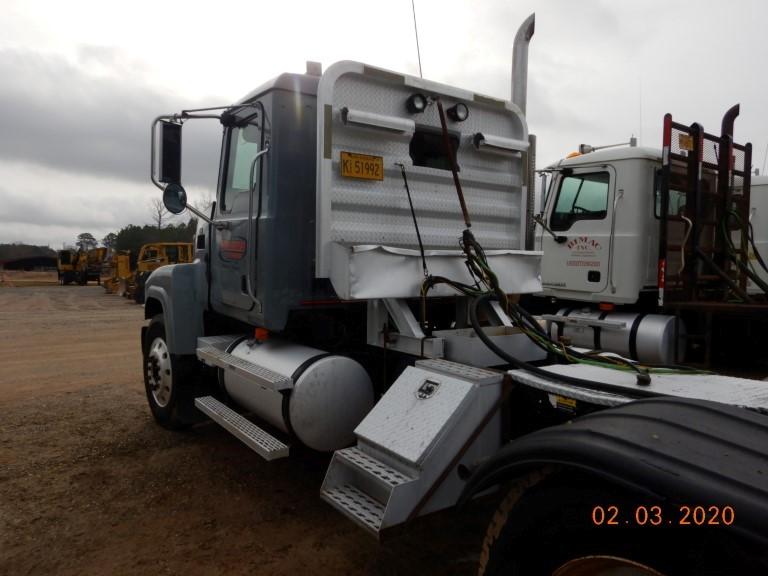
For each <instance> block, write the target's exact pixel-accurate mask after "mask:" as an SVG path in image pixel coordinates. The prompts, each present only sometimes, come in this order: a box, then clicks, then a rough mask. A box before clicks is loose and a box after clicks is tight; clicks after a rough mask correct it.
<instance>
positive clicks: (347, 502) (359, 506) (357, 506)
mask: <svg viewBox="0 0 768 576" xmlns="http://www.w3.org/2000/svg"><path fill="white" fill-rule="evenodd" d="M320 496H321V498H323V499H324V500H325V501H327V502H329V503H330V504H332V505H333V507H334V508H336V509H337V510H339V511H340V512H342V513H343V514H345V515H346V516H348V517H349V518H350V519H352V520H353V521H354V522H356V523H357V524H359V525H361V526H362V527H363V528H366V529H367V530H370V531H371V532H373V534H374V535H376V536H378V534H379V530H380V528H381V522H382V520H383V519H384V506H383V505H382V504H381V503H379V502H377V501H376V500H374V499H373V498H371V497H370V496H368V495H367V494H365V493H363V492H361V491H360V490H358V489H357V488H355V487H354V486H352V485H350V484H344V485H341V486H335V487H333V488H328V489H324V490H321V491H320Z"/></svg>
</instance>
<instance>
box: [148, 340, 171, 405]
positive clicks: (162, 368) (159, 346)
mask: <svg viewBox="0 0 768 576" xmlns="http://www.w3.org/2000/svg"><path fill="white" fill-rule="evenodd" d="M146 370H147V382H149V388H150V390H151V391H152V398H153V399H154V401H155V403H156V404H157V405H158V406H160V407H161V408H165V407H166V406H167V405H168V403H169V402H170V401H171V392H172V391H173V372H172V369H171V355H170V354H169V353H168V346H167V345H166V344H165V340H163V339H162V338H155V339H154V340H153V341H152V344H151V345H150V347H149V354H147V365H146Z"/></svg>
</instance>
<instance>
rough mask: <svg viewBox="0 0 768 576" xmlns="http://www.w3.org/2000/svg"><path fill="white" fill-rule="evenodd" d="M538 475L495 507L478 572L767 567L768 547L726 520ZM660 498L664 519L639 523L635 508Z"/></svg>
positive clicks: (675, 572)
mask: <svg viewBox="0 0 768 576" xmlns="http://www.w3.org/2000/svg"><path fill="white" fill-rule="evenodd" d="M532 476H533V478H532V479H531V476H529V477H527V478H524V479H523V480H522V481H521V482H519V483H517V484H516V485H515V487H514V488H513V489H512V490H511V491H510V492H509V494H508V495H507V497H506V498H504V500H503V501H502V503H501V504H500V506H499V508H498V510H497V512H496V514H495V515H494V517H493V520H492V521H491V524H490V525H489V528H488V531H487V533H486V537H485V542H484V543H483V548H482V551H481V557H480V565H479V569H478V575H479V576H500V575H502V574H504V575H505V576H576V575H582V574H590V575H594V576H602V575H606V576H607V575H609V574H615V573H621V574H627V576H630V575H633V576H634V575H637V576H688V575H690V574H697V575H701V576H704V575H713V576H714V575H722V574H758V573H761V574H762V573H765V569H766V565H765V562H766V559H765V557H764V555H762V554H755V553H754V552H749V551H748V550H747V548H745V547H743V546H744V545H742V544H741V543H739V541H737V540H736V539H735V537H733V536H732V535H731V534H729V532H728V529H727V527H726V526H712V527H709V526H680V525H678V523H677V522H678V520H679V515H678V507H677V506H674V505H672V504H671V503H670V502H663V501H654V500H653V498H651V497H649V496H647V495H644V494H638V493H634V492H630V491H629V490H627V489H624V488H621V487H618V486H616V485H614V484H610V483H608V482H604V481H601V480H597V479H595V478H594V477H590V476H587V475H581V474H580V475H576V474H567V475H563V474H556V475H554V476H552V477H548V478H546V479H545V480H541V476H539V477H535V476H534V475H532ZM654 505H658V506H660V508H661V510H662V511H663V524H659V525H658V526H657V525H648V524H647V523H646V524H645V525H642V526H641V525H638V524H637V521H636V520H634V518H635V513H636V510H637V509H638V508H640V507H644V508H645V509H646V510H649V509H650V508H651V506H654ZM596 506H602V508H603V509H608V507H609V506H610V507H616V510H618V511H619V514H620V516H618V517H617V518H618V522H619V523H618V524H617V525H611V526H607V525H605V524H603V525H602V526H596V525H595V522H594V520H593V510H594V509H595V507H596ZM611 511H612V512H613V510H611ZM668 522H669V523H668ZM758 566H759V567H758Z"/></svg>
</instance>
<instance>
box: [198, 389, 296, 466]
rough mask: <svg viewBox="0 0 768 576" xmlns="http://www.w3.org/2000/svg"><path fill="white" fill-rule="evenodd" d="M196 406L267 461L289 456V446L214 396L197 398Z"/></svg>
mask: <svg viewBox="0 0 768 576" xmlns="http://www.w3.org/2000/svg"><path fill="white" fill-rule="evenodd" d="M195 406H196V407H197V409H198V410H200V411H201V412H203V413H204V414H206V415H207V416H209V417H210V418H211V420H213V421H214V422H216V423H218V424H219V425H221V426H222V428H224V429H226V430H227V431H228V432H230V433H231V434H233V435H234V436H236V437H237V438H238V439H239V440H240V441H242V442H243V444H245V445H246V446H248V447H249V448H250V449H251V450H253V451H254V452H256V453H257V454H258V455H259V456H261V457H262V458H264V459H265V460H276V459H277V458H285V457H287V456H288V450H289V446H288V445H287V444H285V443H283V442H281V441H280V440H278V439H277V438H275V437H274V436H272V435H271V434H270V433H269V432H266V431H265V430H262V429H261V428H259V427H258V426H256V424H254V423H253V422H251V421H250V420H248V419H247V418H244V417H243V416H241V415H240V414H238V413H237V412H235V411H234V410H232V409H231V408H229V407H228V406H226V405H224V404H222V403H221V402H219V401H218V400H216V398H214V397H213V396H201V397H200V398H195Z"/></svg>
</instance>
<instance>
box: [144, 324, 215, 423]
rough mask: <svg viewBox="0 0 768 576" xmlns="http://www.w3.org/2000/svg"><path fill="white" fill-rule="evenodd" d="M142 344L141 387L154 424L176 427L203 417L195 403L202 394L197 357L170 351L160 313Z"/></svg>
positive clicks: (150, 326)
mask: <svg viewBox="0 0 768 576" xmlns="http://www.w3.org/2000/svg"><path fill="white" fill-rule="evenodd" d="M142 344H143V355H142V356H143V361H142V370H143V372H144V388H145V391H146V393H147V401H148V402H149V409H150V410H151V411H152V416H154V418H155V420H156V421H157V423H158V424H160V425H161V426H163V427H164V428H168V429H172V430H178V429H182V428H186V427H187V426H189V425H191V424H194V423H195V422H198V421H200V420H202V415H201V414H200V413H199V412H198V410H197V409H196V408H195V404H194V403H195V397H196V396H198V395H202V392H201V391H200V390H199V388H200V386H199V384H198V383H199V376H198V374H197V368H198V362H197V359H196V358H195V357H194V356H189V355H184V356H181V355H175V354H171V353H170V352H169V349H168V342H167V340H166V332H165V320H164V318H163V315H162V314H158V315H157V316H155V317H154V318H152V320H151V321H150V323H149V327H148V328H147V332H146V336H145V338H144V342H143V343H142Z"/></svg>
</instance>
